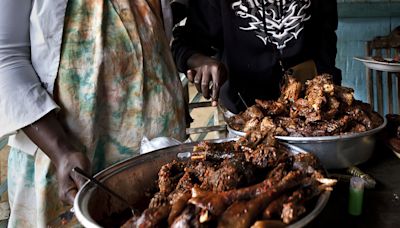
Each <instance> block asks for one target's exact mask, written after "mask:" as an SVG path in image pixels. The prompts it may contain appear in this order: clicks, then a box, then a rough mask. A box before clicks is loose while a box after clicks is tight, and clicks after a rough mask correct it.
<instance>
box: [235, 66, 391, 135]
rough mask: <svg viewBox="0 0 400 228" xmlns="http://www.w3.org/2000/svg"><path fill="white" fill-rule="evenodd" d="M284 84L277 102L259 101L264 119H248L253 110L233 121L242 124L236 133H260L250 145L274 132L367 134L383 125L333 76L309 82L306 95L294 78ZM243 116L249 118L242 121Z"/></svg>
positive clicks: (289, 133)
mask: <svg viewBox="0 0 400 228" xmlns="http://www.w3.org/2000/svg"><path fill="white" fill-rule="evenodd" d="M284 81H285V84H284V85H283V87H282V91H281V93H282V94H281V96H280V97H279V98H278V100H276V101H272V100H269V101H264V100H256V106H257V109H256V110H257V113H259V112H260V111H261V112H262V113H264V118H263V119H261V118H260V117H261V115H253V118H250V117H249V116H250V115H249V114H248V113H253V112H254V111H251V110H253V109H255V108H254V107H252V108H249V110H248V111H247V110H246V111H245V112H243V114H239V115H236V116H235V117H233V119H241V120H243V121H242V122H241V124H240V126H239V125H235V127H234V129H235V130H238V131H245V132H247V131H260V132H261V134H260V132H258V133H250V134H249V136H251V137H249V138H248V139H252V140H248V141H250V142H258V141H259V140H261V138H265V137H264V136H263V134H264V133H265V131H269V130H271V128H275V130H274V133H275V135H283V136H285V135H290V136H297V137H302V136H328V135H341V134H346V133H352V132H363V131H368V130H371V129H373V128H376V127H378V126H379V125H381V124H382V122H383V121H382V120H383V119H382V118H381V117H380V116H379V114H378V113H376V112H373V110H372V108H371V106H370V105H369V104H366V103H363V102H361V101H358V100H355V99H354V90H353V89H351V88H347V87H342V86H338V85H334V84H333V81H332V77H331V76H330V75H327V74H323V75H319V76H316V77H315V78H313V79H311V80H308V81H307V82H306V84H305V86H304V91H302V90H301V89H302V87H301V86H300V85H299V84H298V83H299V82H296V80H295V78H293V77H290V76H285V78H284ZM299 90H300V91H299ZM244 113H246V115H244ZM243 115H244V116H247V117H246V118H244V117H239V116H243ZM231 122H232V121H228V124H230V123H231ZM272 123H273V124H272ZM258 136H261V137H258Z"/></svg>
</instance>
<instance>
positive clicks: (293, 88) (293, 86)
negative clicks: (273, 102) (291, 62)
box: [278, 75, 303, 103]
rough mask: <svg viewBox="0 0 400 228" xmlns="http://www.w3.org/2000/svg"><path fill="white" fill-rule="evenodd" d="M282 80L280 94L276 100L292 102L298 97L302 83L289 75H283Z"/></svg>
mask: <svg viewBox="0 0 400 228" xmlns="http://www.w3.org/2000/svg"><path fill="white" fill-rule="evenodd" d="M283 81H284V83H283V86H282V88H281V96H280V97H279V99H278V100H279V101H281V102H284V103H293V102H294V101H296V100H297V99H298V98H299V97H300V94H301V91H302V87H303V85H302V84H301V82H299V81H297V80H296V79H295V78H294V77H293V76H290V75H285V76H284V78H283Z"/></svg>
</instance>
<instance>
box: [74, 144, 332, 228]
mask: <svg viewBox="0 0 400 228" xmlns="http://www.w3.org/2000/svg"><path fill="white" fill-rule="evenodd" d="M233 140H235V139H224V140H213V141H212V142H226V141H233ZM195 145H197V142H196V143H185V144H181V145H177V146H172V147H168V148H164V149H160V150H156V151H154V152H150V153H147V154H143V155H140V156H137V157H134V158H130V159H128V160H125V161H123V162H120V163H117V164H115V165H113V166H111V167H109V168H107V169H105V170H103V171H101V172H100V173H98V174H97V175H95V178H96V179H98V180H99V181H100V182H102V183H104V184H105V185H107V186H108V187H109V188H111V189H112V190H114V191H115V192H117V193H118V194H120V195H122V196H123V197H124V198H125V199H127V200H128V202H129V203H131V205H137V207H138V208H140V205H143V203H144V202H145V201H146V199H147V198H148V196H147V195H146V192H148V190H149V189H151V188H153V187H154V185H155V182H156V180H157V177H158V176H157V174H158V171H159V169H160V168H161V166H162V165H164V164H166V163H168V162H171V161H173V160H174V159H188V158H189V157H190V155H191V151H192V149H193V146H195ZM284 146H286V147H287V148H288V149H289V151H291V152H292V153H294V154H297V153H306V152H305V151H304V150H302V149H300V148H298V147H296V146H293V145H289V144H284ZM329 196H330V192H328V191H325V192H323V193H322V194H321V195H320V196H319V198H318V200H317V202H316V204H315V207H314V208H313V209H312V211H310V212H309V213H308V214H307V215H306V216H304V217H303V218H302V219H300V220H298V221H297V222H296V223H293V224H291V225H290V226H288V227H291V228H295V227H303V226H305V225H306V224H308V223H309V222H310V221H312V220H313V219H314V218H315V217H317V215H318V214H319V213H320V212H321V211H322V210H323V208H324V207H325V205H326V203H327V202H328V200H329ZM74 209H75V213H76V217H77V218H78V220H79V222H80V223H81V224H82V225H83V226H85V227H104V226H109V225H110V224H109V223H108V224H107V225H105V224H102V221H105V220H108V221H109V220H110V218H112V217H113V216H115V215H116V214H119V213H123V212H124V211H126V207H124V205H123V204H121V203H120V202H119V201H118V200H116V199H114V198H112V197H110V196H109V195H107V194H106V193H105V192H104V191H101V190H100V189H98V188H97V187H96V186H94V185H93V184H91V183H90V182H87V183H86V184H85V185H84V186H83V187H82V188H81V189H80V190H79V192H78V194H77V196H76V198H75V202H74ZM114 226H115V225H114Z"/></svg>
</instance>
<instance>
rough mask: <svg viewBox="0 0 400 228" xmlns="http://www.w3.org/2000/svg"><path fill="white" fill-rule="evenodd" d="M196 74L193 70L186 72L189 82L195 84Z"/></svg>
mask: <svg viewBox="0 0 400 228" xmlns="http://www.w3.org/2000/svg"><path fill="white" fill-rule="evenodd" d="M195 74H196V71H195V70H192V69H190V70H188V71H187V72H186V77H187V78H188V80H189V82H191V83H193V82H194V76H195Z"/></svg>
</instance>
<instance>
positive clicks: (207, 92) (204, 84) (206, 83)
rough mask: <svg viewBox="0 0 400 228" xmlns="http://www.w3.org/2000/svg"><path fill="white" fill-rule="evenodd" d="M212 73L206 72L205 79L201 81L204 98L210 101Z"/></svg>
mask: <svg viewBox="0 0 400 228" xmlns="http://www.w3.org/2000/svg"><path fill="white" fill-rule="evenodd" d="M211 77H212V76H211V72H210V71H206V72H205V74H203V77H202V79H201V92H202V93H203V96H204V98H206V99H209V98H210V81H211Z"/></svg>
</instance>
